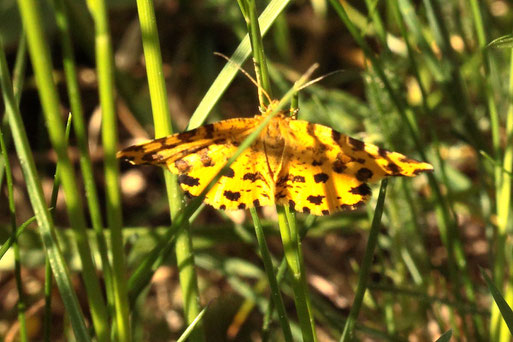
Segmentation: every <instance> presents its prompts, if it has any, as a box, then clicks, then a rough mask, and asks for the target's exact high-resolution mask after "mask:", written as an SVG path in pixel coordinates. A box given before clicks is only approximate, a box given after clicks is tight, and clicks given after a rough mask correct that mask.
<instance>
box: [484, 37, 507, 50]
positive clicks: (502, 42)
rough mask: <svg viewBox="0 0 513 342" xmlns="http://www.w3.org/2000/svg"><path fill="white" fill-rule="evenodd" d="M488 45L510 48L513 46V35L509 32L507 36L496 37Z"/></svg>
mask: <svg viewBox="0 0 513 342" xmlns="http://www.w3.org/2000/svg"><path fill="white" fill-rule="evenodd" d="M487 47H491V48H498V49H509V48H512V47H513V35H512V34H507V35H505V36H502V37H499V38H495V39H494V40H492V41H491V42H490V43H488V45H487Z"/></svg>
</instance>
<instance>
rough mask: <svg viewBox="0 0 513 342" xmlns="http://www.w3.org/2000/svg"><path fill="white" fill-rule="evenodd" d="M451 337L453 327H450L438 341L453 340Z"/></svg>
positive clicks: (447, 341)
mask: <svg viewBox="0 0 513 342" xmlns="http://www.w3.org/2000/svg"><path fill="white" fill-rule="evenodd" d="M451 337H452V329H449V330H447V331H446V332H444V333H443V335H442V336H440V337H439V338H438V339H437V340H436V342H449V341H450V340H451Z"/></svg>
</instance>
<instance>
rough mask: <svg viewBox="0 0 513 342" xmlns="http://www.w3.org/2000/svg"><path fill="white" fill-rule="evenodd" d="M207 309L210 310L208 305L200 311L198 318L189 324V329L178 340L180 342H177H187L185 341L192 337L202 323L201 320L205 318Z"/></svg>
mask: <svg viewBox="0 0 513 342" xmlns="http://www.w3.org/2000/svg"><path fill="white" fill-rule="evenodd" d="M207 309H208V305H207V306H205V307H204V308H203V309H202V310H201V311H200V313H199V314H198V316H196V318H194V320H193V321H192V322H191V323H190V324H189V326H188V327H187V329H185V331H184V332H183V334H182V335H180V337H179V338H178V340H176V342H185V341H187V338H189V336H191V334H192V332H193V331H194V329H195V328H196V326H197V325H198V324H199V323H200V322H201V320H202V319H203V316H205V313H206V312H207Z"/></svg>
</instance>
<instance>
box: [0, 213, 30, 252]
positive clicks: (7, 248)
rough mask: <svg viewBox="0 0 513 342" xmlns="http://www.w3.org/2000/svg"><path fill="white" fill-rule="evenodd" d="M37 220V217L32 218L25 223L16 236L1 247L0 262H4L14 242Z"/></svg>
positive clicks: (11, 237)
mask: <svg viewBox="0 0 513 342" xmlns="http://www.w3.org/2000/svg"><path fill="white" fill-rule="evenodd" d="M35 220H36V217H35V216H32V217H31V218H29V219H28V220H26V221H25V222H23V223H22V224H21V225H20V226H19V227H18V228H17V229H16V236H15V237H13V236H10V237H9V238H8V239H7V240H6V241H5V242H4V243H3V244H2V247H0V260H2V258H3V256H4V255H5V253H6V252H7V251H8V250H9V248H11V246H12V244H13V243H14V241H15V240H16V239H17V238H18V237H19V236H20V235H21V234H22V233H23V231H24V230H25V228H27V227H28V226H29V225H30V224H31V223H32V222H34V221H35Z"/></svg>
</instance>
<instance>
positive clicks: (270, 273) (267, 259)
mask: <svg viewBox="0 0 513 342" xmlns="http://www.w3.org/2000/svg"><path fill="white" fill-rule="evenodd" d="M249 211H250V213H251V217H252V218H253V225H254V226H255V234H256V237H257V241H258V247H259V251H260V255H261V258H262V262H263V263H264V269H265V272H266V274H267V279H268V281H269V287H270V288H271V298H272V301H273V304H274V307H275V308H276V310H277V311H278V319H279V321H280V325H281V329H282V331H283V337H284V338H285V341H287V342H291V341H293V339H292V333H291V331H290V325H289V320H288V317H287V311H286V310H285V305H284V304H283V298H282V297H281V292H280V288H279V286H278V280H277V279H276V275H275V274H274V267H273V263H272V260H271V254H270V253H269V249H268V247H267V243H266V241H265V235H264V230H263V228H262V223H261V222H260V219H259V218H258V215H257V212H256V209H255V208H251V209H250V210H249Z"/></svg>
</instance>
